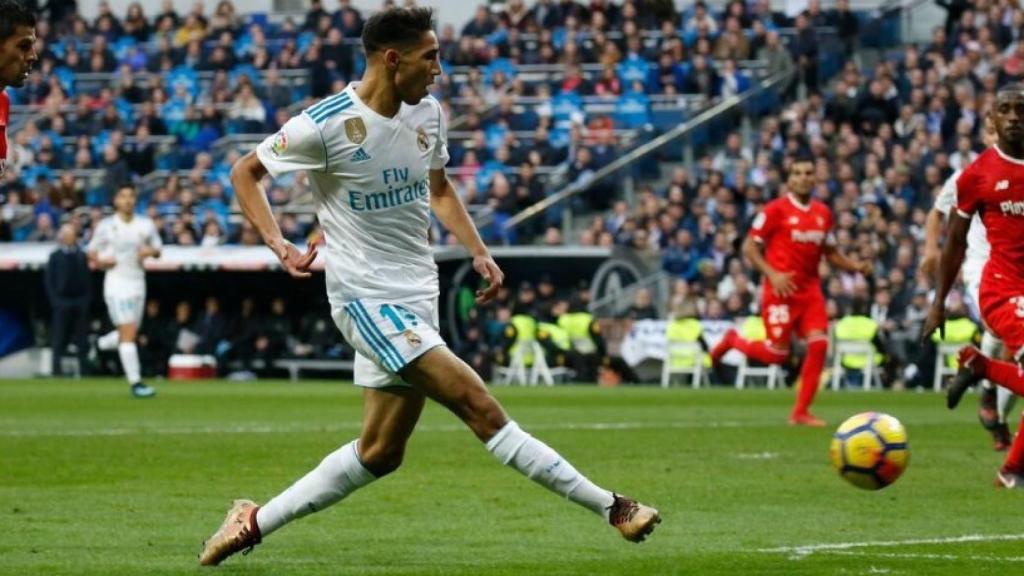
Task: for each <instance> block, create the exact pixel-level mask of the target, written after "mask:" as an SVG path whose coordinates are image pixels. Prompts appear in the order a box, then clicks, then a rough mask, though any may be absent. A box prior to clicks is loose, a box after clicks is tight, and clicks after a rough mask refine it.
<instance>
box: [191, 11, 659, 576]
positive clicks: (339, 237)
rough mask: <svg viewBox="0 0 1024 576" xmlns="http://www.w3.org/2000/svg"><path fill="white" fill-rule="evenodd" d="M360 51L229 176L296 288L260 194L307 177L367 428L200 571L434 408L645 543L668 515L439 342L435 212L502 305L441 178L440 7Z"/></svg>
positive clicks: (377, 36)
mask: <svg viewBox="0 0 1024 576" xmlns="http://www.w3.org/2000/svg"><path fill="white" fill-rule="evenodd" d="M362 40H363V47H364V50H365V52H366V58H367V69H366V73H365V74H364V75H363V78H362V81H361V82H359V83H353V84H351V85H350V86H349V87H347V88H346V89H345V90H343V91H342V92H341V93H339V94H336V95H334V96H332V97H330V98H327V99H325V100H323V101H321V102H320V103H318V104H316V105H314V106H312V107H310V108H308V109H307V110H305V111H304V112H302V113H301V114H299V115H298V116H295V117H293V118H292V119H291V120H289V121H288V122H287V123H286V124H285V125H284V127H283V128H282V129H281V131H280V132H278V133H277V134H276V135H274V136H271V137H269V138H267V139H266V140H264V141H263V143H262V144H260V145H259V146H258V147H257V149H256V151H255V152H250V153H249V154H247V155H246V156H245V157H243V158H242V159H241V160H239V162H238V163H237V164H236V165H235V166H234V168H233V170H232V182H233V184H234V187H235V191H236V194H237V195H238V199H239V204H240V205H241V207H242V210H243V211H244V212H245V215H246V217H247V218H249V219H250V220H251V221H252V222H253V224H254V225H255V227H256V229H257V230H259V232H260V234H261V235H262V237H263V240H264V241H265V242H266V244H267V245H268V246H269V247H270V249H271V250H273V251H274V253H275V254H276V255H277V257H278V259H279V260H280V262H281V265H282V266H283V267H284V268H285V269H286V270H287V271H288V272H289V273H290V274H292V275H293V276H297V277H305V276H309V272H308V269H309V266H310V264H312V262H313V260H314V259H315V257H316V248H315V247H314V246H310V248H309V249H308V250H307V251H306V253H305V254H303V253H301V252H299V251H298V249H297V248H296V247H295V246H293V245H292V244H290V243H289V242H288V241H286V240H285V239H284V238H283V237H282V235H281V231H280V230H279V228H278V225H277V223H276V222H275V220H274V217H273V214H272V213H271V210H270V206H269V204H268V202H267V199H266V194H265V192H264V190H263V189H262V187H261V186H260V185H259V182H260V180H261V179H262V178H263V176H264V175H266V174H268V173H269V174H270V175H271V176H273V177H277V176H280V175H282V174H285V173H287V172H292V171H296V170H306V171H307V173H308V175H309V181H310V185H311V187H312V189H313V197H314V200H315V203H316V207H317V215H318V217H319V220H320V224H321V226H322V227H323V230H324V234H325V237H326V249H325V250H326V254H325V262H326V277H327V278H326V280H327V294H328V300H329V301H330V304H331V316H332V317H333V319H334V321H335V324H336V325H337V326H338V328H339V329H340V330H341V332H342V333H343V334H344V336H345V338H346V340H348V342H349V343H350V344H351V345H352V346H353V347H354V348H355V349H356V351H357V356H356V364H355V384H356V385H358V386H362V387H363V388H364V395H363V398H364V413H363V427H362V431H361V433H360V435H359V437H358V438H357V439H355V440H352V441H351V442H349V443H347V444H345V445H343V446H342V447H341V448H339V449H338V450H336V451H335V452H333V453H331V454H328V455H327V456H326V457H325V458H324V459H323V461H322V462H321V463H320V464H319V465H318V466H317V467H316V468H315V469H313V470H312V471H310V472H309V473H308V474H306V475H305V476H304V477H303V478H300V479H299V480H298V481H296V482H295V483H294V484H293V485H292V486H291V487H289V488H288V489H287V490H285V491H284V492H282V493H281V494H279V495H277V496H275V497H274V498H272V499H271V500H270V501H268V502H267V503H266V504H264V505H263V506H257V505H256V504H255V503H254V502H252V501H249V500H236V501H235V503H234V505H233V506H232V507H231V509H230V510H229V511H228V514H227V517H226V518H225V520H224V523H223V524H222V525H221V527H220V528H219V529H218V530H217V532H215V533H214V534H213V535H212V536H211V537H210V538H209V539H208V540H207V541H206V542H205V544H204V548H203V551H202V552H201V554H200V556H199V559H200V563H201V564H203V565H215V564H219V563H220V562H221V561H222V560H224V559H225V558H227V557H228V556H230V555H231V554H234V553H235V552H238V551H240V550H243V549H247V548H251V547H252V546H254V545H256V544H258V543H259V542H260V541H261V540H262V538H265V537H266V536H268V535H269V534H271V533H272V532H274V531H275V530H277V529H278V528H280V527H281V526H283V525H284V524H286V523H288V522H290V521H292V520H294V519H297V518H300V517H302V516H305V515H307V514H309V513H311V512H316V511H319V510H323V509H324V508H326V507H328V506H330V505H332V504H334V503H336V502H338V501H340V500H342V499H343V498H345V497H346V496H348V495H349V494H351V493H352V492H354V491H355V490H357V489H359V488H361V487H363V486H365V485H367V484H369V483H370V482H373V481H374V480H377V479H378V478H380V477H382V476H385V475H387V474H389V473H391V472H393V471H395V470H396V469H397V468H398V467H399V465H400V464H401V462H402V457H403V454H404V451H405V446H406V442H407V441H408V439H409V436H410V435H411V434H412V432H413V429H414V428H415V426H416V422H417V420H418V419H419V416H420V413H421V411H422V410H423V405H424V402H425V400H426V399H427V398H430V399H432V400H434V401H436V402H438V403H440V404H441V405H443V406H445V407H446V408H448V409H449V410H451V411H452V412H453V413H455V415H456V416H458V417H459V418H460V419H462V420H463V422H465V423H466V425H467V426H468V427H469V428H470V430H472V431H473V433H474V434H476V436H477V438H479V439H480V440H481V442H484V443H485V444H486V447H487V450H488V451H490V452H491V453H492V454H493V455H494V456H495V457H496V458H498V459H499V460H500V461H501V462H502V463H503V464H506V465H508V466H511V467H513V468H515V469H517V470H518V471H519V472H521V473H522V474H524V475H526V476H527V477H529V478H530V479H531V480H534V481H535V482H537V483H539V484H541V485H543V486H545V487H546V488H548V489H550V490H552V491H554V492H556V493H558V494H560V495H562V496H564V497H566V498H568V499H569V500H571V501H573V502H575V503H577V504H580V505H582V506H584V507H586V508H588V509H589V510H591V511H593V512H595V513H596V514H598V515H600V516H602V517H603V518H604V519H605V521H607V522H609V523H610V524H611V525H612V526H614V527H616V528H617V529H618V530H619V532H620V533H621V534H622V536H624V537H625V538H626V539H628V540H631V541H637V542H638V541H641V540H643V539H644V538H645V537H646V536H647V534H649V533H650V532H651V531H652V530H653V529H654V526H655V524H656V523H657V522H658V521H659V520H660V517H659V515H658V511H657V510H655V509H654V508H651V507H649V506H645V505H643V504H640V503H638V502H636V501H635V500H631V499H629V498H624V497H622V496H619V495H617V494H614V493H612V492H610V491H608V490H604V489H602V488H600V487H598V486H596V485H595V484H594V483H593V482H591V481H590V480H588V479H587V478H586V477H585V476H583V475H582V474H580V473H579V472H578V471H577V470H576V469H575V468H574V467H573V466H572V465H571V464H570V463H569V462H568V461H566V460H565V459H564V458H562V457H561V456H560V455H559V454H558V453H557V452H555V451H554V450H553V449H551V448H550V447H548V446H547V445H546V444H544V443H543V442H541V441H539V440H537V439H536V438H534V437H532V436H531V435H529V434H528V433H526V432H525V431H523V430H522V429H521V428H520V427H519V426H518V425H516V423H515V422H514V421H512V420H511V419H509V417H508V416H507V415H506V413H505V411H504V409H503V408H502V407H501V405H500V404H498V402H497V400H495V398H494V397H492V396H491V394H490V393H489V392H488V390H487V388H486V386H485V385H484V383H483V381H482V380H481V379H480V377H479V376H477V374H476V373H475V372H474V371H473V370H472V369H471V368H470V367H469V366H468V365H467V364H466V363H465V362H463V361H462V360H460V359H459V358H458V357H456V356H455V355H454V354H453V353H452V352H451V351H450V350H449V349H448V347H447V346H446V345H445V343H444V340H442V338H441V336H440V335H439V333H438V320H437V299H438V295H439V287H438V277H437V267H436V265H435V263H434V260H433V256H432V252H431V248H430V245H429V241H428V229H429V226H430V211H431V210H433V212H434V214H435V215H437V217H438V219H439V220H440V221H441V223H442V224H444V226H445V227H446V228H447V229H448V230H450V231H451V232H452V233H454V234H455V236H456V237H457V238H458V239H459V241H460V242H461V243H462V244H463V245H464V246H465V247H466V248H467V249H468V250H469V253H470V255H471V256H472V258H473V267H474V269H475V270H476V271H477V272H478V273H479V274H480V275H481V276H483V277H484V279H485V280H486V281H487V282H488V283H489V286H488V287H487V288H486V289H484V290H482V291H480V292H478V293H477V302H478V303H483V302H487V301H490V300H491V299H492V298H493V297H494V295H495V294H496V293H497V291H498V288H499V287H500V286H501V284H502V281H503V274H502V272H501V270H500V269H499V268H498V266H497V265H496V264H495V263H494V260H493V259H492V258H491V255H490V253H489V252H488V250H487V247H486V246H484V244H483V242H481V240H480V236H479V234H478V233H477V231H476V228H475V227H474V226H473V222H472V220H470V218H469V216H468V214H467V213H466V209H465V207H464V206H463V204H462V202H461V200H460V199H459V197H458V195H457V194H456V192H455V189H454V188H453V187H452V185H451V183H450V182H449V181H448V177H447V175H446V173H445V168H444V167H445V164H446V163H447V162H448V151H447V143H446V141H447V133H446V125H445V124H446V122H445V119H444V112H443V111H442V108H441V106H440V104H439V103H438V102H437V100H435V99H434V98H433V97H430V96H429V95H428V93H427V89H428V86H430V85H431V84H432V83H433V82H434V78H435V77H436V76H437V75H439V74H440V73H441V67H440V63H439V61H438V42H437V37H436V36H435V35H434V32H433V21H432V12H431V10H430V9H429V8H393V9H390V10H387V11H384V12H380V13H378V14H376V15H374V16H373V17H371V18H370V19H369V20H368V21H367V22H366V25H365V27H364V31H363V37H362Z"/></svg>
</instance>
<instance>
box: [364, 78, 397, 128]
mask: <svg viewBox="0 0 1024 576" xmlns="http://www.w3.org/2000/svg"><path fill="white" fill-rule="evenodd" d="M356 95H358V96H359V99H360V100H362V101H363V104H366V106H367V107H368V108H370V109H371V110H373V111H374V112H376V113H377V114H380V115H381V116H384V117H385V118H394V117H395V115H396V114H398V110H399V109H400V108H401V107H402V101H401V100H399V99H398V94H397V93H396V92H395V88H394V86H393V85H390V83H389V82H388V81H387V79H386V78H383V77H381V76H379V75H377V74H366V75H365V76H363V80H362V82H360V83H359V86H358V87H357V88H356Z"/></svg>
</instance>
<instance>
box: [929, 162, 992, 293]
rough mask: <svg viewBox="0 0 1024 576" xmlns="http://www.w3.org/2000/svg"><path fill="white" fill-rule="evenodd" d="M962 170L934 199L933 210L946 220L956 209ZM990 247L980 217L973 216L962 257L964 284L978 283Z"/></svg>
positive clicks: (953, 176)
mask: <svg viewBox="0 0 1024 576" xmlns="http://www.w3.org/2000/svg"><path fill="white" fill-rule="evenodd" d="M962 172H963V170H957V171H956V172H953V174H952V175H951V176H950V177H949V178H948V179H947V180H946V182H945V183H944V184H943V185H942V191H941V192H939V196H938V197H937V198H936V199H935V209H936V210H938V211H939V212H942V214H944V215H945V216H946V217H947V218H948V217H949V213H950V212H951V211H952V210H953V208H955V207H956V181H957V178H959V177H960V174H961V173H962ZM991 250H992V247H991V246H990V245H989V243H988V233H987V232H986V230H985V225H984V224H983V223H982V222H981V216H980V215H978V214H975V215H974V216H973V217H972V218H971V227H970V228H969V229H968V230H967V252H966V253H965V255H964V264H963V268H962V270H963V277H964V281H965V282H971V281H972V279H976V280H977V281H980V279H981V270H982V268H984V267H985V263H986V262H988V255H989V252H991Z"/></svg>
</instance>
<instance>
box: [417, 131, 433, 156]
mask: <svg viewBox="0 0 1024 576" xmlns="http://www.w3.org/2000/svg"><path fill="white" fill-rule="evenodd" d="M416 144H418V145H419V147H420V151H422V152H426V151H427V148H430V139H429V138H427V133H426V132H424V131H423V128H419V129H417V130H416Z"/></svg>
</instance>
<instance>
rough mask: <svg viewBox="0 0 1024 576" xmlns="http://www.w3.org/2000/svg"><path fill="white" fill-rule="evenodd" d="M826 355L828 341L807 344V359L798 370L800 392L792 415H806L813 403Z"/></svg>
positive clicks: (818, 340) (813, 341) (820, 340)
mask: <svg viewBox="0 0 1024 576" xmlns="http://www.w3.org/2000/svg"><path fill="white" fill-rule="evenodd" d="M826 354H828V340H826V339H825V338H819V339H817V340H812V341H811V342H808V343H807V357H806V358H804V365H803V366H802V367H801V368H800V391H799V392H798V393H797V396H796V404H794V405H793V414H795V415H799V414H807V409H808V408H810V407H811V402H813V401H814V395H815V394H816V393H817V392H818V383H819V382H820V381H821V370H822V368H824V367H825V356H826Z"/></svg>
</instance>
